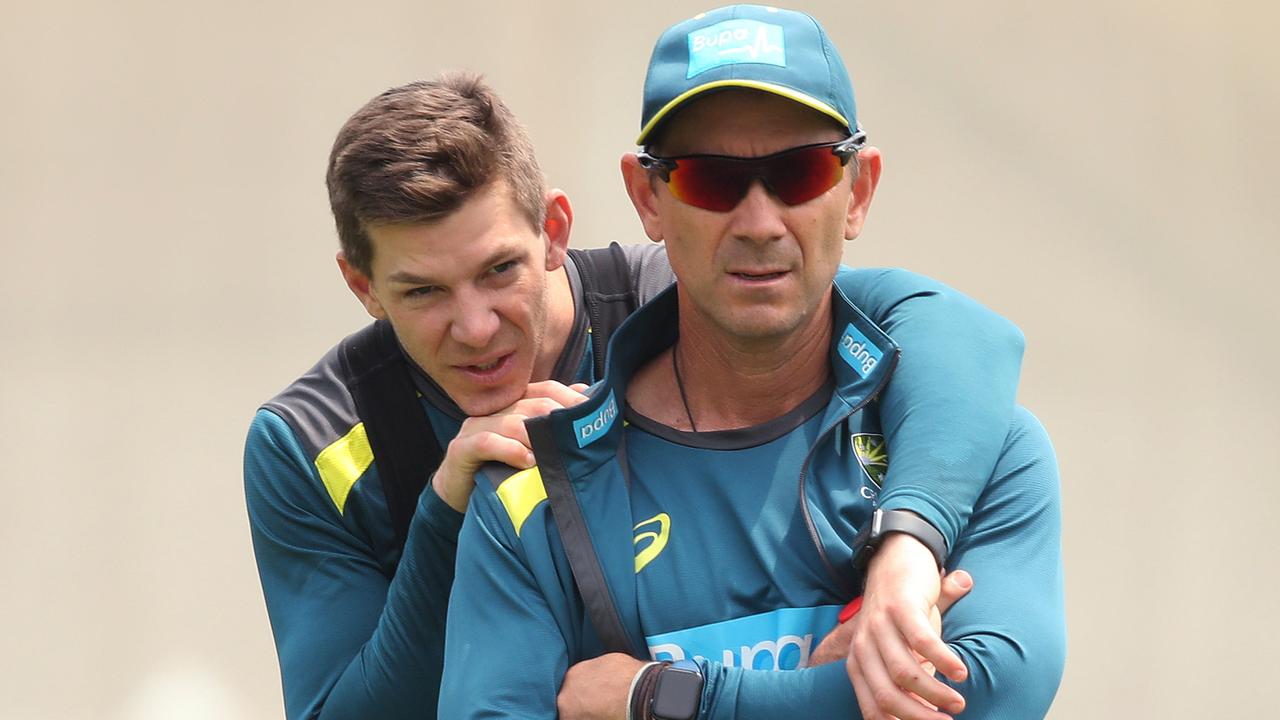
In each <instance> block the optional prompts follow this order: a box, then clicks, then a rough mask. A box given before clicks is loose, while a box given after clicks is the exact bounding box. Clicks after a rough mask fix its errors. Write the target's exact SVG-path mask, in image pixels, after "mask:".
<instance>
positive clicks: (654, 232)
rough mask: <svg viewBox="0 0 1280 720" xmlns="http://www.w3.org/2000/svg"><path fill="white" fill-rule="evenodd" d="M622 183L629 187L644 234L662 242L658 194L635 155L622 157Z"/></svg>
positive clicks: (629, 193) (646, 171)
mask: <svg viewBox="0 0 1280 720" xmlns="http://www.w3.org/2000/svg"><path fill="white" fill-rule="evenodd" d="M622 182H623V184H624V185H626V187H627V196H628V197H630V198H631V204H632V205H634V206H635V208H636V214H637V215H639V216H640V224H641V225H642V226H644V234H645V235H648V236H649V239H650V240H652V241H654V242H662V223H661V215H660V214H659V213H658V192H657V190H656V188H655V187H654V185H655V182H654V180H653V178H652V177H651V176H650V175H649V171H648V170H645V169H644V168H642V167H640V160H639V158H637V157H636V154H635V153H626V154H625V155H623V156H622Z"/></svg>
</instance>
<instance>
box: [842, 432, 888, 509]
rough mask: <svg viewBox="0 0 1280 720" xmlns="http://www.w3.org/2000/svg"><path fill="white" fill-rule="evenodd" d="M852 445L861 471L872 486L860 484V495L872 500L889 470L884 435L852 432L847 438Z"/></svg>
mask: <svg viewBox="0 0 1280 720" xmlns="http://www.w3.org/2000/svg"><path fill="white" fill-rule="evenodd" d="M849 444H850V445H852V446H853V454H854V456H856V457H857V458H858V464H859V465H861V466H862V473H863V474H864V475H866V477H867V479H868V480H870V481H871V484H872V485H874V487H867V485H866V484H865V483H864V484H863V486H862V496H863V497H865V498H867V499H868V500H874V499H875V497H876V495H877V494H878V493H879V492H880V488H881V487H883V486H884V475H885V473H887V472H889V448H888V447H887V446H886V445H885V442H884V436H883V435H878V434H875V433H854V434H853V435H852V436H850V438H849Z"/></svg>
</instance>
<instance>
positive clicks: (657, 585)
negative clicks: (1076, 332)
mask: <svg viewBox="0 0 1280 720" xmlns="http://www.w3.org/2000/svg"><path fill="white" fill-rule="evenodd" d="M644 100H645V102H644V115H643V118H642V133H641V137H640V140H639V144H640V145H641V146H642V147H643V151H642V152H640V153H628V154H627V155H625V156H624V157H623V160H622V172H623V177H624V181H625V183H626V186H627V190H628V193H629V194H630V197H631V199H632V202H633V204H634V205H635V207H636V210H637V213H638V214H639V216H640V219H641V221H642V223H643V225H644V228H645V232H646V234H647V235H648V236H649V237H650V238H651V239H652V240H654V241H662V242H665V244H666V247H667V252H668V256H669V259H670V263H671V267H672V269H673V271H674V272H675V275H676V277H677V285H676V286H675V287H673V288H671V289H669V290H667V291H666V292H664V293H663V294H662V295H660V296H659V297H658V298H656V299H655V300H653V301H652V302H651V303H649V304H648V305H646V306H645V307H644V308H641V309H640V310H639V311H638V312H637V313H636V314H634V315H633V316H632V317H631V318H630V319H629V320H628V322H627V323H626V325H624V326H623V327H622V328H621V329H620V330H619V331H618V332H617V334H616V335H615V336H614V340H613V344H612V346H611V348H610V354H609V358H608V362H607V367H606V374H605V379H604V381H603V382H602V383H600V384H598V385H596V386H594V387H593V388H592V389H591V391H590V392H589V398H588V399H587V400H586V401H584V402H583V403H581V404H578V405H576V406H574V407H571V408H567V409H564V410H558V411H555V412H553V413H551V414H550V415H549V416H546V417H542V418H537V419H530V420H528V421H526V427H527V429H528V435H529V438H530V441H531V446H532V448H533V450H534V453H535V456H536V460H537V466H536V467H534V468H531V469H526V470H523V471H519V472H515V473H511V472H510V471H500V470H499V469H497V468H492V467H486V468H484V469H482V471H481V472H480V473H479V475H478V477H477V490H476V492H475V493H474V494H473V496H472V503H471V511H470V512H469V513H468V515H467V518H466V520H465V522H464V525H463V530H462V533H461V536H460V538H459V548H460V549H459V555H458V564H457V580H456V583H455V586H454V593H453V596H452V598H451V601H450V611H449V613H450V614H449V629H448V633H447V639H446V649H445V658H446V661H445V677H444V681H443V688H444V690H443V693H442V696H441V702H440V706H439V707H440V713H441V716H442V717H447V718H480V717H497V716H504V717H505V716H512V717H522V718H526V717H527V718H550V717H556V716H557V715H559V716H560V717H563V718H567V719H568V720H574V719H576V718H583V717H614V718H621V717H628V718H658V719H660V720H674V719H676V718H679V719H680V720H689V719H691V718H704V719H705V718H777V717H785V716H786V715H787V714H790V715H793V716H798V717H817V718H827V717H833V718H834V717H840V718H847V717H864V718H881V717H897V718H902V719H903V720H916V719H917V718H918V719H920V720H924V719H926V718H927V719H929V720H940V719H941V718H945V717H947V715H945V714H944V713H951V714H954V713H957V712H961V711H962V710H963V711H964V712H966V713H967V715H966V716H967V717H980V718H988V719H996V720H1014V719H1015V718H1016V719H1018V720H1024V719H1026V718H1035V717H1043V715H1044V714H1045V713H1046V712H1047V710H1048V708H1049V705H1050V703H1051V702H1052V699H1053V696H1054V694H1055V692H1056V689H1057V685H1058V682H1059V680H1060V677H1061V673H1062V667H1063V660H1064V652H1065V651H1064V648H1065V628H1064V622H1063V589H1062V568H1061V557H1060V519H1059V493H1058V475H1057V466H1056V461H1055V459H1054V456H1053V451H1052V448H1051V446H1050V444H1049V441H1048V437H1047V435H1046V434H1045V432H1044V430H1043V428H1042V427H1041V426H1040V424H1039V423H1038V422H1037V421H1036V419H1035V418H1034V417H1033V416H1031V415H1030V413H1028V412H1026V411H1025V410H1022V409H1017V410H1015V411H1013V412H1012V413H1011V415H1010V417H1009V419H1008V424H1007V426H1006V427H1005V429H1004V433H1003V437H1002V443H1001V446H1000V448H999V450H998V452H997V457H996V460H995V462H994V464H993V466H992V468H991V470H990V472H989V473H988V474H987V477H985V478H983V479H984V480H985V485H984V484H983V483H976V484H965V483H957V484H948V485H946V486H945V487H942V488H939V491H938V493H936V494H933V495H930V494H927V493H921V492H919V491H918V490H917V491H899V490H896V489H894V488H885V489H883V490H882V491H879V492H878V491H877V489H876V487H875V477H877V476H879V475H881V474H883V473H885V472H887V471H890V470H891V471H893V472H896V471H897V468H898V463H900V462H901V463H910V462H911V461H912V460H913V458H911V457H906V456H903V455H902V454H901V453H898V452H897V451H896V450H895V451H894V452H893V453H891V455H890V456H888V457H885V456H883V455H881V454H880V453H879V452H878V451H877V449H876V446H874V445H869V444H868V442H869V441H868V439H869V438H875V437H877V436H878V435H879V434H880V433H881V432H882V431H883V430H884V429H885V428H886V427H887V425H888V424H889V423H891V422H892V421H891V420H890V419H889V418H888V415H887V411H890V410H891V409H892V408H891V403H889V402H888V401H887V400H886V399H885V396H884V391H885V390H886V388H891V387H893V384H894V383H896V381H897V373H898V369H899V368H898V361H899V359H900V358H901V357H906V356H907V355H909V353H910V349H909V348H908V349H906V351H905V352H902V353H900V351H899V349H898V346H897V344H896V343H895V342H894V340H893V339H891V338H890V337H889V335H888V333H887V332H886V331H885V328H883V327H881V326H879V325H877V324H876V323H875V322H873V320H872V319H871V318H869V317H868V314H867V313H866V312H865V311H864V310H865V309H864V308H860V307H859V304H858V302H857V301H856V300H855V299H854V297H853V296H854V295H855V294H856V290H857V289H858V287H859V285H860V284H861V282H863V281H862V280H860V279H859V278H857V277H855V276H853V275H852V274H851V273H849V272H847V271H844V270H841V268H840V257H841V252H842V249H843V244H844V241H846V240H849V239H853V238H854V237H856V236H857V235H858V234H859V232H860V231H861V229H862V226H863V223H864V221H865V218H866V213H867V211H868V208H869V206H870V202H871V199H872V196H873V195H874V191H875V188H876V184H877V182H878V179H879V176H880V168H881V158H880V154H879V152H878V151H877V150H876V149H875V148H872V147H870V146H868V145H866V144H865V141H864V138H863V136H862V133H861V131H860V128H859V126H858V124H857V119H856V114H855V112H856V111H855V106H854V103H853V92H852V88H851V86H850V82H849V79H848V76H847V74H846V71H845V69H844V66H843V63H842V61H841V60H840V59H839V55H838V54H837V52H836V51H835V48H834V47H833V46H832V45H831V43H830V41H829V39H828V38H827V36H826V34H825V33H824V32H823V30H822V28H821V27H820V26H819V25H818V24H817V23H816V21H814V20H813V19H812V18H810V17H809V16H807V15H803V14H801V13H795V12H789V11H782V10H775V9H771V8H762V7H757V6H742V5H740V6H733V7H728V8H722V9H719V10H716V11H712V12H709V13H706V14H704V15H700V16H698V17H696V18H694V19H692V20H689V21H686V22H683V23H680V24H678V25H676V26H674V27H672V28H670V29H668V30H667V31H666V32H665V33H664V34H663V35H662V37H661V38H660V39H659V41H658V43H657V45H656V47H655V49H654V53H653V57H652V59H651V62H650V67H649V73H648V77H647V79H646V83H645V98H644ZM937 360H938V361H939V362H942V363H945V362H946V358H945V355H944V356H942V357H939V358H937ZM937 390H938V391H939V392H945V391H946V389H945V388H938V389H937ZM893 472H888V475H887V476H888V477H892V476H893ZM548 496H552V497H553V498H559V501H558V502H559V503H560V504H559V506H558V507H556V508H555V510H554V512H552V510H551V509H550V508H549V503H548V501H547V498H548ZM938 535H940V536H941V541H939V538H938V537H937V536H938ZM900 541H902V542H900ZM903 542H907V543H916V544H915V546H914V547H918V548H919V549H920V550H921V551H925V548H928V551H932V553H933V555H934V557H935V558H936V560H937V562H938V566H937V567H941V568H945V569H952V568H963V569H965V570H967V571H968V573H970V574H971V575H972V578H973V584H972V591H971V592H970V593H969V595H967V596H966V597H964V598H963V599H960V600H959V601H958V602H956V603H955V604H954V606H953V607H951V608H950V610H949V612H948V613H947V615H946V616H945V618H943V619H942V635H943V637H944V638H945V640H946V643H947V646H948V648H949V652H950V653H954V654H955V655H956V656H957V657H958V660H959V665H960V667H959V668H958V669H957V668H955V667H950V668H942V669H943V670H944V671H945V673H946V676H947V677H948V678H949V682H948V683H947V684H943V683H941V682H939V681H938V680H936V679H934V678H933V677H932V676H931V672H929V670H930V669H929V667H928V666H927V664H926V665H924V666H922V665H921V664H920V663H919V661H918V658H917V657H915V656H913V655H912V654H911V653H910V649H903V648H914V647H917V641H919V640H921V638H911V642H910V643H909V644H908V643H904V642H903V640H904V638H898V642H897V643H894V642H886V641H884V640H883V639H882V638H881V639H876V638H872V639H867V638H860V630H859V628H860V627H862V626H864V625H872V626H873V625H874V622H873V620H874V618H871V617H869V616H867V617H864V615H863V614H861V613H860V614H858V615H856V616H854V618H853V619H852V620H851V621H850V622H851V623H853V625H852V627H853V628H854V630H853V631H852V634H853V635H854V636H855V638H860V639H859V640H857V641H855V642H854V643H853V648H852V653H851V655H850V656H849V657H848V660H847V662H845V663H838V662H831V663H826V664H821V662H822V660H824V659H828V658H829V657H830V655H829V654H826V653H823V652H821V651H822V647H821V646H820V645H819V641H820V640H821V639H822V638H823V637H824V636H826V635H827V634H828V631H829V630H830V629H831V627H832V626H833V625H835V624H836V623H837V620H838V618H839V617H840V615H841V611H842V609H843V608H845V607H846V604H847V603H849V601H850V600H851V599H853V598H854V597H855V596H857V595H858V593H859V591H860V589H861V587H862V585H863V583H864V581H867V580H869V579H873V578H874V577H875V574H876V563H877V560H878V559H879V557H880V555H879V554H877V551H879V553H880V554H882V553H884V552H887V551H888V550H889V547H890V546H891V545H895V544H896V545H902V544H903ZM868 568H869V569H868ZM935 575H936V572H935ZM936 582H937V578H936V577H935V583H936ZM601 588H604V590H601ZM953 598H954V595H950V596H948V597H947V598H946V600H947V601H950V600H951V599H953ZM876 602H877V601H876V600H875V598H874V597H873V593H872V592H871V591H868V594H867V596H866V597H865V598H864V601H863V611H862V613H870V612H872V611H873V610H874V609H875V608H874V605H875V604H876ZM947 604H948V603H947V602H942V607H943V608H944V609H945V608H946V606H947ZM888 628H889V631H890V632H893V631H894V627H893V625H892V624H890V625H889V626H888ZM881 632H884V627H883V626H882V627H879V628H877V627H871V629H870V630H869V631H868V633H872V634H874V633H881ZM494 638H501V639H502V642H501V643H495V642H494V641H493V639H494ZM924 640H927V639H924ZM925 644H928V643H927V642H926V643H925ZM927 649H929V650H930V652H932V650H933V648H927ZM610 651H613V652H610ZM930 652H922V653H921V655H923V656H925V658H926V659H927V660H930V661H932V659H933V657H934V655H931V654H930ZM838 654H839V655H841V656H843V653H838ZM638 657H643V658H644V660H641V659H636V658H638ZM939 667H941V665H939ZM775 670H788V671H789V672H774V671H775ZM953 688H954V689H953ZM957 691H958V692H957ZM932 706H938V708H939V709H938V710H935V709H934V708H933V707H932Z"/></svg>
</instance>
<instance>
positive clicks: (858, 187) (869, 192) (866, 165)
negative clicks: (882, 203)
mask: <svg viewBox="0 0 1280 720" xmlns="http://www.w3.org/2000/svg"><path fill="white" fill-rule="evenodd" d="M880 169H881V158H880V150H878V149H877V148H874V147H870V146H868V147H865V148H863V149H862V150H861V151H860V152H859V153H858V177H857V178H855V179H854V181H853V192H852V193H851V194H850V195H849V212H848V214H847V215H845V220H844V239H845V240H852V239H854V238H856V237H858V235H859V234H861V233H862V225H863V223H865V222H866V220H867V211H868V210H869V209H870V208H871V198H872V197H874V196H875V194H876V186H877V185H879V184H880Z"/></svg>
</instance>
